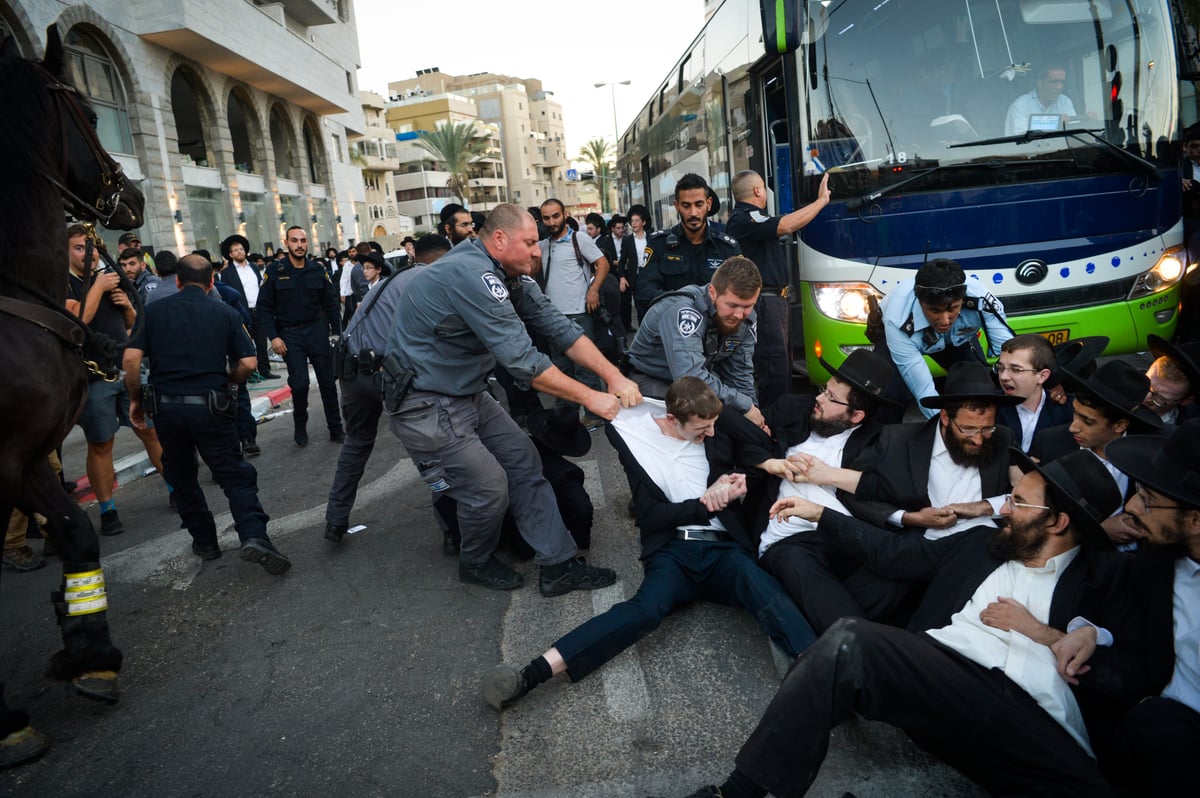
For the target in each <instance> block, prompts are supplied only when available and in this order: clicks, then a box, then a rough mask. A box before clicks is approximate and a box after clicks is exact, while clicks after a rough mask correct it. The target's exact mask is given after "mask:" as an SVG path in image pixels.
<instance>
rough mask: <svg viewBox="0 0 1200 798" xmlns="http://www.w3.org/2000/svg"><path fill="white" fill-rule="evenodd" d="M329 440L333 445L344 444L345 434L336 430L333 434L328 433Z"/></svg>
mask: <svg viewBox="0 0 1200 798" xmlns="http://www.w3.org/2000/svg"><path fill="white" fill-rule="evenodd" d="M329 440H330V441H332V442H333V443H345V442H346V433H344V432H342V431H341V430H340V429H339V430H336V431H334V432H330V433H329Z"/></svg>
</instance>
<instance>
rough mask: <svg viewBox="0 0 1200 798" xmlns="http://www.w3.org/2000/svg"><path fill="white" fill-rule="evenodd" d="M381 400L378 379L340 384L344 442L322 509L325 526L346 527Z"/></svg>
mask: <svg viewBox="0 0 1200 798" xmlns="http://www.w3.org/2000/svg"><path fill="white" fill-rule="evenodd" d="M382 414H383V400H382V398H380V394H379V381H378V376H377V374H376V375H372V376H370V377H364V376H363V375H361V374H358V375H355V377H354V379H343V380H342V418H343V419H344V421H345V422H346V442H345V443H343V444H342V450H341V453H340V454H338V461H337V470H336V471H335V472H334V475H333V486H332V487H330V489H329V504H328V505H326V507H325V522H326V523H329V524H349V523H350V511H351V510H352V509H354V498H355V496H357V495H358V483H359V482H360V481H361V480H362V476H363V472H364V471H366V468H367V459H368V458H369V457H370V456H371V452H372V451H374V450H375V436H376V435H377V434H378V433H379V417H380V416H381V415H382Z"/></svg>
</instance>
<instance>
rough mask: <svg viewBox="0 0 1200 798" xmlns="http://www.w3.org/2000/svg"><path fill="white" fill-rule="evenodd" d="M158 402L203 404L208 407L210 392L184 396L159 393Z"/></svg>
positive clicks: (166, 403) (167, 403)
mask: <svg viewBox="0 0 1200 798" xmlns="http://www.w3.org/2000/svg"><path fill="white" fill-rule="evenodd" d="M158 403H159V404H162V405H201V406H204V407H207V406H208V394H184V395H182V396H172V395H170V394H159V395H158Z"/></svg>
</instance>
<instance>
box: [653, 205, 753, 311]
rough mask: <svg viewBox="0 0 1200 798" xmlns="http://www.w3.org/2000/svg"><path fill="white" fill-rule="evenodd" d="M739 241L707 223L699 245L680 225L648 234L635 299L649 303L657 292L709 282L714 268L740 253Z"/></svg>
mask: <svg viewBox="0 0 1200 798" xmlns="http://www.w3.org/2000/svg"><path fill="white" fill-rule="evenodd" d="M741 254H742V250H741V247H739V246H738V242H737V241H735V240H734V239H732V238H730V237H729V236H727V235H725V234H724V233H720V232H717V230H716V229H715V228H714V227H713V225H712V223H711V222H710V223H709V224H708V226H707V228H706V229H705V231H704V240H703V241H701V242H700V244H699V245H695V244H693V243H692V242H691V241H688V239H687V234H686V233H684V231H683V225H682V224H677V225H675V226H674V227H672V228H671V229H670V230H660V231H658V232H657V233H651V234H650V236H649V237H648V238H647V239H646V265H645V267H643V268H642V270H641V271H640V272H638V277H637V288H636V289H635V294H634V296H635V298H636V299H637V300H638V301H639V302H644V303H649V302H652V301H654V298H655V297H656V296H658V295H659V294H662V293H665V292H667V291H676V290H678V289H680V288H683V287H684V286H686V285H708V281H709V280H711V279H712V274H713V272H715V271H716V270H717V267H718V266H720V265H721V264H722V263H724V262H725V261H726V260H728V259H729V258H732V257H733V256H734V255H741Z"/></svg>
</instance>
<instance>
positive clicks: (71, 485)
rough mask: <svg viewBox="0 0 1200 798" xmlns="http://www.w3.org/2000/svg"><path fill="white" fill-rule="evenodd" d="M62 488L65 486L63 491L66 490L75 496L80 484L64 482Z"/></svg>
mask: <svg viewBox="0 0 1200 798" xmlns="http://www.w3.org/2000/svg"><path fill="white" fill-rule="evenodd" d="M62 486H63V490H65V491H66V492H67V493H69V494H71V495H72V496H74V495H75V490H76V489H77V488H78V487H79V484H78V483H76V482H70V481H64V482H63V483H62Z"/></svg>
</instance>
